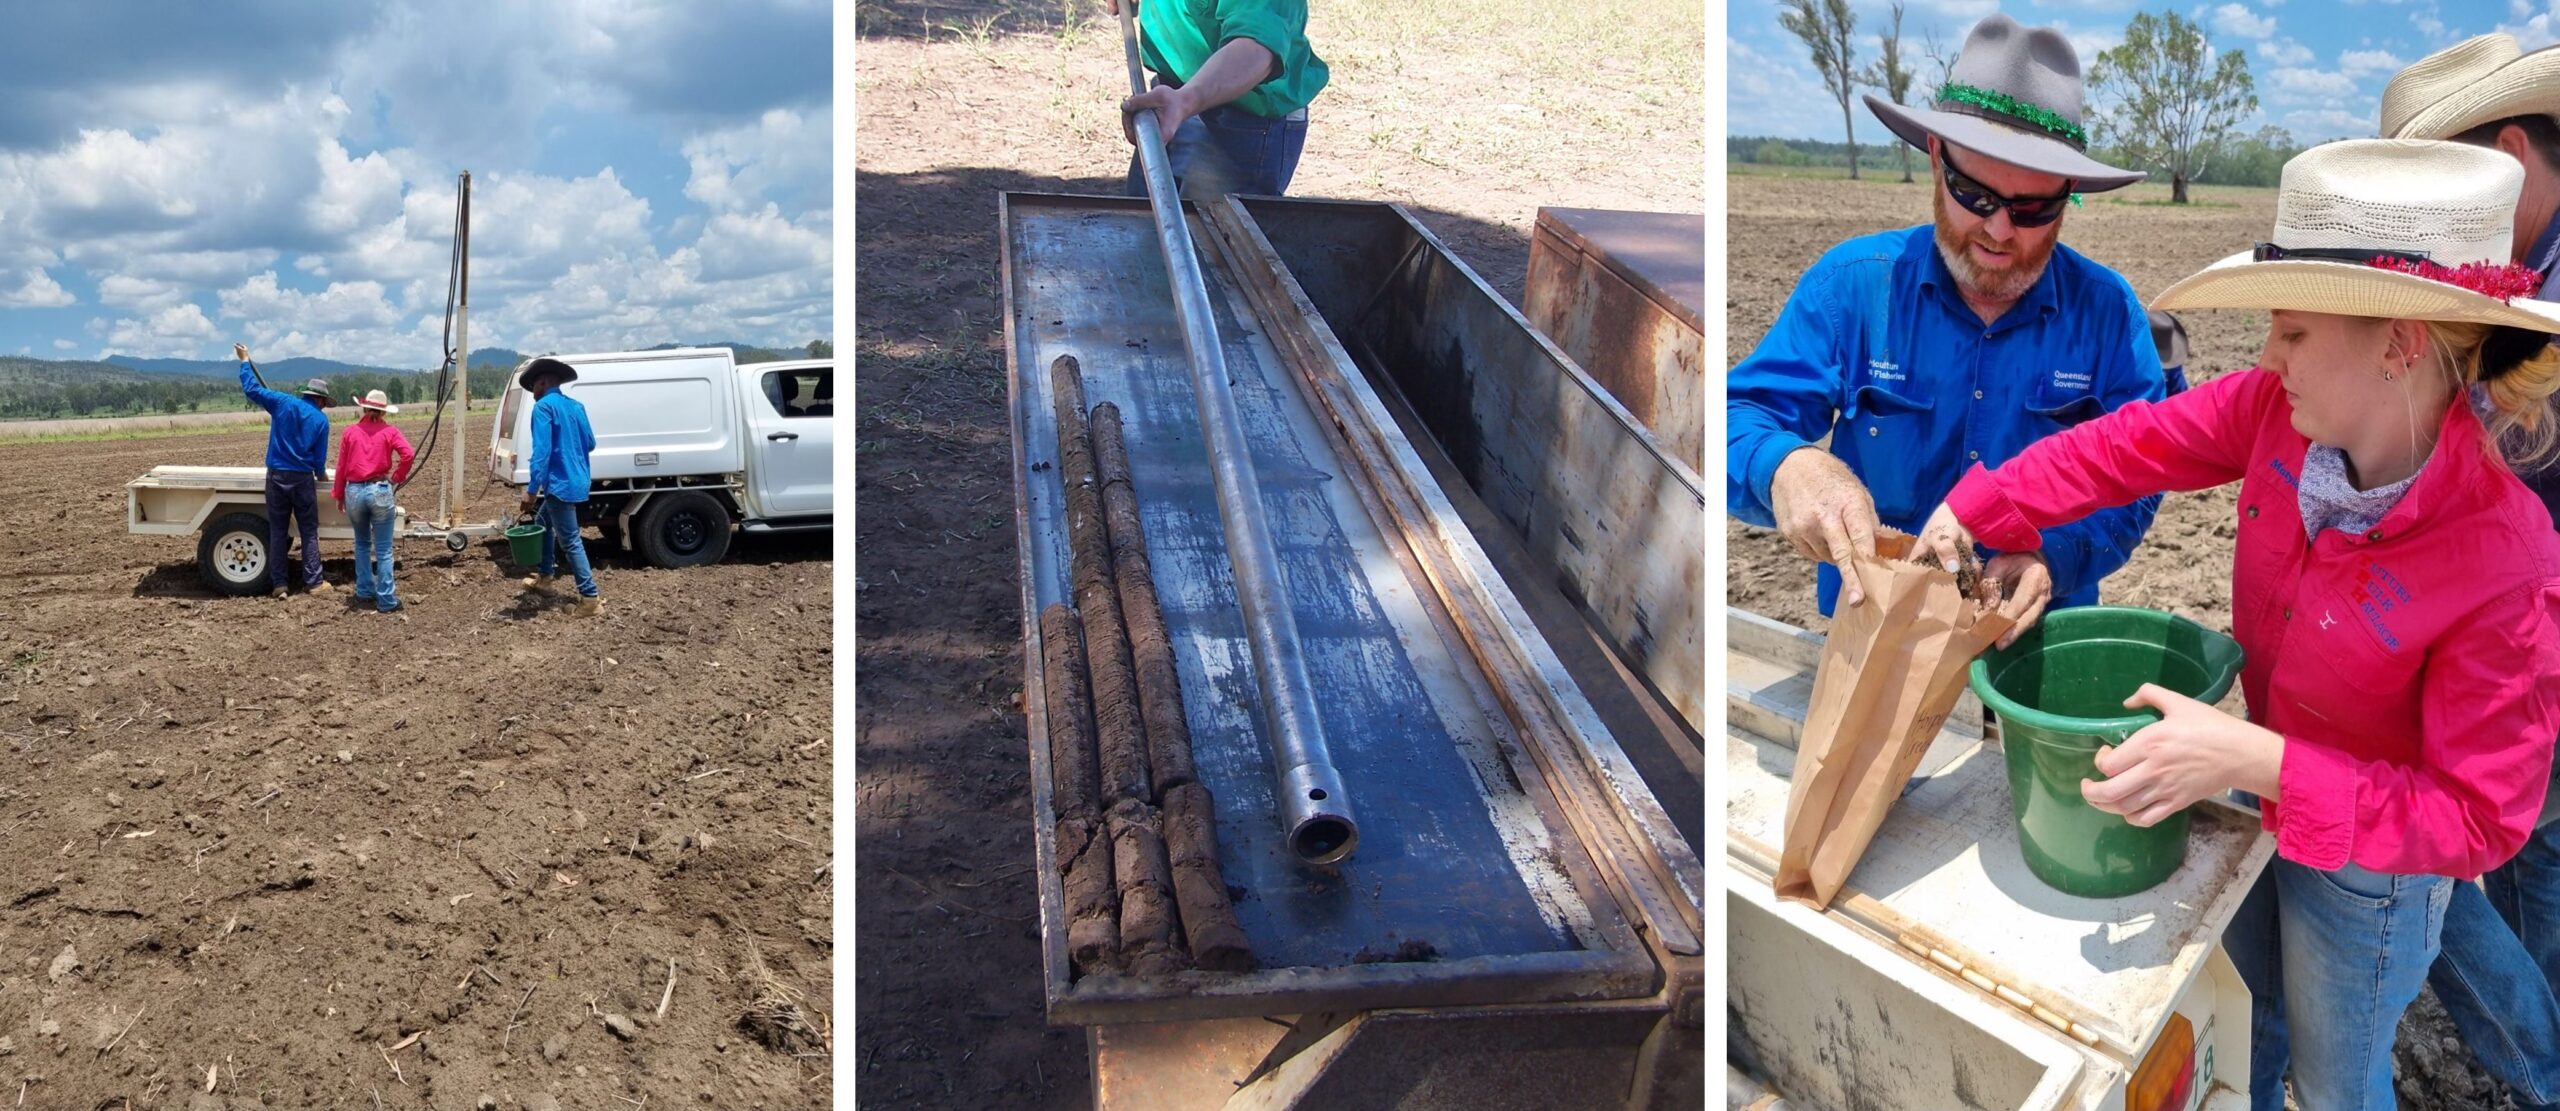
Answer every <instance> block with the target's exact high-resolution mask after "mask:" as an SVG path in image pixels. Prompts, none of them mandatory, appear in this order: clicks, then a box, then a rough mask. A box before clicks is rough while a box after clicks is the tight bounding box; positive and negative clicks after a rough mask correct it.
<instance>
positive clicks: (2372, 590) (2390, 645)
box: [2323, 560, 2416, 652]
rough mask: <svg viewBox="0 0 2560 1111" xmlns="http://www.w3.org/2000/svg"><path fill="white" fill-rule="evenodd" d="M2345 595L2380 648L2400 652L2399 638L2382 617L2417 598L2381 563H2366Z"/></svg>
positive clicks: (2369, 561)
mask: <svg viewBox="0 0 2560 1111" xmlns="http://www.w3.org/2000/svg"><path fill="white" fill-rule="evenodd" d="M2347 596H2348V597H2349V598H2350V599H2352V600H2353V601H2354V602H2355V604H2356V609H2357V610H2358V611H2360V612H2361V613H2362V614H2363V616H2364V623H2365V624H2366V625H2368V626H2370V627H2372V629H2373V632H2374V635H2376V636H2379V637H2381V638H2382V646H2383V647H2384V648H2387V649H2390V650H2391V651H2394V652H2397V651H2399V650H2400V638H2399V637H2398V636H2395V635H2393V634H2392V632H2391V623H2390V622H2388V621H2385V620H2383V618H2382V615H2383V614H2386V613H2389V612H2391V611H2393V610H2396V609H2399V608H2400V607H2401V606H2404V605H2407V604H2408V603H2409V602H2410V601H2411V600H2413V599H2414V598H2415V597H2416V596H2415V595H2412V594H2411V593H2409V588H2408V586H2407V585H2406V584H2403V583H2402V582H2401V581H2400V579H2399V577H2398V576H2396V575H2393V574H2392V573H2391V572H2390V571H2389V570H2387V569H2385V568H2384V567H2383V566H2382V565H2381V564H2378V563H2375V562H2373V561H2372V560H2366V561H2365V562H2364V566H2363V567H2362V568H2360V569H2358V570H2357V572H2356V587H2355V589H2354V590H2353V591H2351V592H2349V593H2348V595H2347ZM2323 627H2324V628H2325V627H2326V626H2325V625H2324V626H2323Z"/></svg>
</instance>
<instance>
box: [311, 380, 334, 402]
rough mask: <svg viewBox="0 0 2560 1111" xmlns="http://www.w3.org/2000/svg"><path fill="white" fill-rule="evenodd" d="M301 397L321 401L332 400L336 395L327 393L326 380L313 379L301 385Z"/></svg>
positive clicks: (327, 383) (327, 384) (327, 381)
mask: <svg viewBox="0 0 2560 1111" xmlns="http://www.w3.org/2000/svg"><path fill="white" fill-rule="evenodd" d="M302 396H304V397H316V398H319V399H321V400H323V401H329V400H334V399H335V398H336V397H337V395H336V394H333V393H330V392H329V380H328V379H326V378H314V379H312V380H310V381H308V382H305V383H303V384H302Z"/></svg>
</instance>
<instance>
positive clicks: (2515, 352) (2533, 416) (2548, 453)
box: [2427, 320, 2560, 473]
mask: <svg viewBox="0 0 2560 1111" xmlns="http://www.w3.org/2000/svg"><path fill="white" fill-rule="evenodd" d="M2501 331H2511V330H2510V329H2500V328H2497V327H2495V326H2493V325H2488V324H2473V323H2456V322H2452V321H2444V320H2430V321H2428V322H2427V334H2428V337H2429V338H2430V339H2431V340H2432V341H2433V344H2434V346H2435V348H2436V351H2437V354H2438V355H2439V357H2440V358H2441V359H2442V360H2443V365H2444V366H2445V367H2446V368H2448V369H2449V370H2450V371H2451V372H2452V373H2453V376H2454V379H2455V380H2456V381H2457V382H2459V383H2460V384H2461V385H2463V386H2465V387H2469V386H2474V385H2485V386H2486V387H2487V388H2488V391H2489V405H2490V408H2491V409H2492V410H2493V412H2492V414H2491V416H2490V418H2489V436H2490V439H2491V440H2493V441H2494V442H2496V444H2497V445H2498V453H2499V454H2500V455H2501V456H2502V457H2504V458H2505V459H2506V461H2507V466H2508V467H2509V468H2510V469H2512V470H2514V471H2516V472H2518V473H2524V472H2526V471H2530V470H2533V469H2535V468H2536V467H2538V466H2540V465H2541V464H2542V463H2544V462H2546V461H2548V460H2549V459H2550V458H2551V457H2552V456H2553V455H2554V454H2555V449H2560V414H2556V413H2554V412H2553V403H2552V399H2553V395H2554V394H2555V393H2560V352H2555V351H2554V350H2553V349H2552V347H2551V345H2550V344H2549V343H2548V342H2545V341H2546V340H2547V339H2548V338H2549V337H2546V336H2542V335H2541V334H2539V333H2532V334H2530V335H2526V334H2522V333H2519V334H2518V335H2515V336H2507V337H2500V336H2498V335H2497V333H2499V332H2501ZM2493 341H2494V342H2493ZM2484 354H2485V355H2486V356H2487V359H2486V360H2484V358H2483V356H2484ZM2488 362H2498V363H2502V364H2504V365H2486V364H2487V363H2488Z"/></svg>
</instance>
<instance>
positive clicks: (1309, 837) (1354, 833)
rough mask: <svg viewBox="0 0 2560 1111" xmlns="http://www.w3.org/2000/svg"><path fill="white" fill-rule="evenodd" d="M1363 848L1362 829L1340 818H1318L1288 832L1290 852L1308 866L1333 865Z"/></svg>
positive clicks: (1348, 820) (1324, 815) (1302, 823)
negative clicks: (1361, 841) (1361, 846)
mask: <svg viewBox="0 0 2560 1111" xmlns="http://www.w3.org/2000/svg"><path fill="white" fill-rule="evenodd" d="M1359 844H1360V827H1359V826H1356V825H1353V824H1352V823H1351V819H1349V818H1345V817H1343V816H1341V815H1339V814H1319V815H1317V816H1315V817H1313V818H1309V819H1307V820H1306V821H1303V822H1300V823H1298V826H1297V828H1296V829H1292V830H1290V831H1289V851H1290V852H1293V853H1296V854H1297V856H1298V859H1300V860H1303V861H1306V862H1307V863H1309V864H1331V863H1333V862H1335V861H1337V860H1340V859H1342V858H1344V857H1346V856H1350V855H1351V850H1352V849H1354V848H1356V847H1358V846H1359Z"/></svg>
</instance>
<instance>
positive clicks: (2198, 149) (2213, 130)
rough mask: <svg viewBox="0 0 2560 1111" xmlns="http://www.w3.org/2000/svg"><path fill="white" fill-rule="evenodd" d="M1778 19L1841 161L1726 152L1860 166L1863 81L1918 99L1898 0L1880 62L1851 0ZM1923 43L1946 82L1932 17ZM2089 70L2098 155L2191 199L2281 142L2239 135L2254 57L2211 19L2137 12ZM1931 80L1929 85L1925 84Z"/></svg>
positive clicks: (1828, 0) (2175, 198) (1907, 157)
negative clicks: (1796, 48)
mask: <svg viewBox="0 0 2560 1111" xmlns="http://www.w3.org/2000/svg"><path fill="white" fill-rule="evenodd" d="M1778 23H1779V25H1780V26H1782V27H1784V28H1786V30H1787V32H1788V33H1789V34H1792V35H1794V36H1795V37H1796V40H1797V41H1798V42H1801V43H1803V44H1804V47H1805V54H1806V57H1807V59H1808V60H1810V61H1811V62H1812V63H1813V68H1814V72H1816V73H1818V74H1820V75H1821V77H1822V84H1823V88H1824V89H1825V90H1826V91H1828V92H1829V93H1830V94H1831V97H1832V99H1833V100H1834V101H1836V102H1837V103H1838V104H1839V106H1840V124H1841V130H1842V138H1843V140H1844V141H1843V142H1842V143H1840V144H1838V145H1837V149H1838V150H1839V152H1840V157H1841V162H1839V163H1833V162H1830V161H1828V158H1829V155H1828V154H1815V153H1813V152H1811V151H1807V150H1804V149H1803V148H1805V147H1808V146H1816V145H1818V146H1831V145H1832V144H1796V143H1779V144H1776V145H1774V146H1771V145H1768V144H1766V143H1764V142H1760V141H1755V143H1754V146H1753V148H1752V150H1751V157H1748V158H1740V157H1734V156H1732V155H1730V154H1729V155H1728V158H1729V159H1730V160H1732V161H1739V162H1753V163H1762V164H1775V165H1840V164H1845V165H1846V166H1847V167H1848V168H1849V176H1850V177H1851V178H1853V179H1854V178H1856V177H1857V176H1858V141H1857V116H1856V113H1855V111H1854V110H1853V109H1852V108H1851V106H1850V105H1851V101H1852V99H1853V98H1854V97H1855V95H1856V94H1857V91H1858V90H1859V89H1861V88H1872V89H1875V90H1878V91H1880V92H1882V93H1884V94H1885V96H1887V97H1888V98H1890V99H1891V100H1892V101H1893V102H1894V103H1896V104H1908V103H1910V102H1909V101H1908V100H1907V99H1906V97H1907V96H1908V94H1909V93H1910V91H1911V86H1912V84H1913V81H1914V78H1915V76H1916V75H1915V74H1914V73H1913V71H1912V69H1911V68H1910V66H1909V65H1908V63H1907V60H1906V58H1905V56H1904V53H1903V49H1902V0H1894V4H1893V8H1892V15H1891V17H1890V21H1889V22H1888V23H1887V24H1886V27H1885V30H1884V33H1883V34H1881V35H1878V36H1876V37H1875V41H1876V47H1877V53H1878V55H1879V57H1878V60H1877V61H1876V63H1875V64H1874V65H1867V66H1862V65H1860V64H1859V62H1858V57H1857V47H1858V38H1857V27H1858V13H1857V12H1856V11H1855V10H1853V9H1851V8H1850V7H1849V0H1784V4H1783V6H1782V7H1781V8H1780V10H1779V12H1778ZM1921 53H1922V54H1923V56H1925V57H1927V58H1928V59H1929V61H1930V62H1931V63H1933V64H1934V65H1935V66H1936V68H1937V77H1938V80H1939V83H1941V84H1943V83H1945V81H1946V79H1947V74H1948V72H1949V71H1950V70H1951V69H1952V68H1953V67H1954V65H1955V58H1954V56H1953V55H1951V54H1948V53H1946V52H1944V51H1942V50H1941V49H1940V47H1939V40H1938V32H1937V29H1936V28H1934V27H1932V28H1927V29H1925V30H1923V31H1922V49H1921ZM2086 78H2087V82H2088V85H2087V88H2088V105H2087V107H2088V108H2089V109H2090V110H2089V112H2088V113H2087V115H2086V116H2085V118H2084V119H2083V120H2082V123H2083V124H2084V125H2086V126H2087V127H2088V130H2089V133H2090V137H2091V141H2092V142H2091V146H2092V149H2091V154H2093V155H2099V156H2101V157H2102V158H2105V157H2110V156H2111V157H2112V158H2113V159H2114V160H2115V162H2116V164H2118V165H2129V166H2133V167H2136V168H2139V169H2144V170H2149V171H2151V172H2152V173H2153V174H2154V175H2155V176H2157V177H2163V178H2166V179H2167V180H2168V181H2169V190H2170V200H2171V201H2172V202H2173V203H2176V204H2185V203H2187V186H2188V185H2189V184H2190V183H2195V182H2204V183H2208V184H2215V183H2218V182H2216V181H2215V179H2214V178H2213V177H2211V176H2209V175H2211V174H2213V172H2214V170H2215V169H2216V167H2217V166H2218V165H2220V164H2222V163H2223V162H2224V161H2226V160H2227V159H2229V158H2235V157H2236V158H2240V159H2243V160H2245V159H2247V158H2249V157H2250V156H2251V155H2252V154H2253V153H2256V154H2263V153H2265V152H2266V151H2267V150H2271V149H2274V148H2272V147H2270V146H2269V145H2268V144H2269V143H2270V141H2271V139H2270V136H2269V134H2268V132H2269V131H2272V130H2273V129H2262V130H2261V131H2259V132H2258V134H2257V135H2255V136H2248V137H2243V136H2241V135H2239V134H2238V129H2239V125H2240V121H2241V120H2243V119H2245V118H2247V117H2248V116H2249V115H2250V114H2251V113H2253V112H2256V111H2257V110H2258V97H2257V90H2256V85H2255V82H2254V81H2253V80H2252V78H2251V77H2250V75H2249V60H2248V58H2247V56H2246V55H2244V54H2242V53H2241V52H2240V51H2237V50H2226V51H2223V52H2222V53H2221V54H2219V55H2217V54H2215V53H2214V50H2213V43H2212V41H2211V40H2209V39H2208V38H2206V37H2205V33H2204V29H2203V28H2202V27H2199V26H2197V25H2196V24H2195V23H2194V22H2193V21H2191V20H2189V19H2187V18H2185V17H2184V16H2181V15H2179V14H2178V13H2176V12H2174V11H2173V12H2167V13H2164V14H2161V15H2153V14H2152V13H2150V12H2136V13H2134V16H2133V19H2132V21H2131V22H2130V23H2128V24H2127V25H2126V26H2125V34H2124V41H2123V42H2122V43H2121V44H2119V45H2117V46H2116V47H2115V48H2113V49H2111V50H2107V51H2104V52H2101V53H2100V54H2099V55H2098V57H2097V60H2096V62H2095V63H2093V64H2092V65H2091V66H2090V67H2089V70H2088V73H2087V74H2086ZM1934 89H1935V86H1932V87H1931V89H1929V90H1924V95H1926V93H1928V92H1932V91H1934ZM2276 135H2277V136H2279V137H2280V136H2282V133H2281V132H2277V133H2276ZM2252 141H2255V142H2256V143H2257V144H2258V148H2259V149H2258V150H2257V151H2255V152H2253V151H2251V150H2250V149H2249V147H2250V143H2251V142H2252ZM2282 142H2283V143H2286V144H2289V143H2290V142H2291V140H2290V139H2289V138H2284V139H2282ZM1895 146H1896V147H1898V148H1900V151H1901V156H1902V180H1904V181H1910V180H1911V152H1910V147H1909V146H1908V145H1907V144H1901V143H1896V144H1895ZM1790 150H1796V151H1801V152H1802V153H1803V155H1804V157H1805V158H1806V159H1807V160H1806V161H1804V162H1801V163H1797V162H1792V161H1790V160H1791V159H1793V158H1795V157H1796V156H1797V155H1796V154H1794V153H1790ZM2282 164H2283V163H2282V161H2281V160H2279V161H2278V162H2277V165H2279V166H2281V165H2282ZM2249 183H2250V184H2256V182H2254V181H2252V182H2249ZM2265 184H2270V185H2272V184H2274V181H2272V180H2269V181H2267V182H2265Z"/></svg>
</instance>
